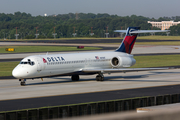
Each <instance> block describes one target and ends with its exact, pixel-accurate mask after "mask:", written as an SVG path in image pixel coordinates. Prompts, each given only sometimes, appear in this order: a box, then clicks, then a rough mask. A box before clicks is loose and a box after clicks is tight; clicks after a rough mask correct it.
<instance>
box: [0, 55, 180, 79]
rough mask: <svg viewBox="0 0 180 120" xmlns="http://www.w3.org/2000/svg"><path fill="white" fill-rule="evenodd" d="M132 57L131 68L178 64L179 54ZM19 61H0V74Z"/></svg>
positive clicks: (10, 69) (4, 73)
mask: <svg viewBox="0 0 180 120" xmlns="http://www.w3.org/2000/svg"><path fill="white" fill-rule="evenodd" d="M134 58H135V59H136V64H135V65H134V66H132V68H144V67H165V66H179V65H180V55H154V56H134ZM19 62H20V61H19ZM19 62H0V76H11V75H12V70H13V68H14V67H15V66H16V65H17V64H18V63H19Z"/></svg>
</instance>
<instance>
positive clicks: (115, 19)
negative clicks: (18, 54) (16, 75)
mask: <svg viewBox="0 0 180 120" xmlns="http://www.w3.org/2000/svg"><path fill="white" fill-rule="evenodd" d="M176 18H177V19H176V20H178V19H179V18H178V17H176ZM162 19H163V20H169V19H174V18H168V17H167V18H166V17H164V18H159V19H154V18H147V17H143V16H136V15H131V16H124V17H122V16H117V15H109V14H93V13H87V14H85V13H79V14H74V13H69V14H59V15H51V16H32V15H31V14H27V13H24V12H23V13H21V12H15V13H14V14H4V13H0V38H1V39H3V38H7V39H15V34H16V27H17V34H19V37H18V38H19V39H21V38H22V39H34V38H35V34H36V32H37V33H38V34H39V36H38V38H53V35H52V34H53V33H54V27H55V33H57V35H56V38H67V37H73V35H72V34H73V33H74V32H75V33H76V34H77V35H76V37H90V33H91V32H93V33H94V35H93V37H105V33H106V32H108V33H109V37H116V36H119V34H118V33H114V32H113V30H120V29H127V27H129V26H140V27H141V29H144V30H150V29H152V26H151V24H149V23H147V21H159V20H162ZM36 27H37V29H36ZM91 27H92V31H91ZM107 27H108V28H107ZM174 27H175V28H174ZM179 28H180V26H179V25H178V26H173V27H171V28H170V29H172V31H171V35H179V32H180V31H179ZM107 29H108V31H107ZM153 29H159V28H154V27H153ZM36 30H37V31H36Z"/></svg>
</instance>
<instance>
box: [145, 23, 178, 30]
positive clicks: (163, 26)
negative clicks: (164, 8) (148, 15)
mask: <svg viewBox="0 0 180 120" xmlns="http://www.w3.org/2000/svg"><path fill="white" fill-rule="evenodd" d="M148 23H150V24H152V26H153V27H157V28H160V29H161V30H165V29H169V28H170V27H171V26H173V25H177V24H180V21H178V22H174V21H161V22H154V21H148Z"/></svg>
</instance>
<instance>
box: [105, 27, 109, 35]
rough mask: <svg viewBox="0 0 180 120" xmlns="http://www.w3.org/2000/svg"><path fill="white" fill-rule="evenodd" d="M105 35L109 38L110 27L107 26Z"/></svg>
mask: <svg viewBox="0 0 180 120" xmlns="http://www.w3.org/2000/svg"><path fill="white" fill-rule="evenodd" d="M105 35H106V38H108V35H109V33H108V27H106V33H105Z"/></svg>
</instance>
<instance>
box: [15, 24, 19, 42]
mask: <svg viewBox="0 0 180 120" xmlns="http://www.w3.org/2000/svg"><path fill="white" fill-rule="evenodd" d="M17 28H18V27H16V34H15V36H16V40H17V39H18V36H19V34H17Z"/></svg>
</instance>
